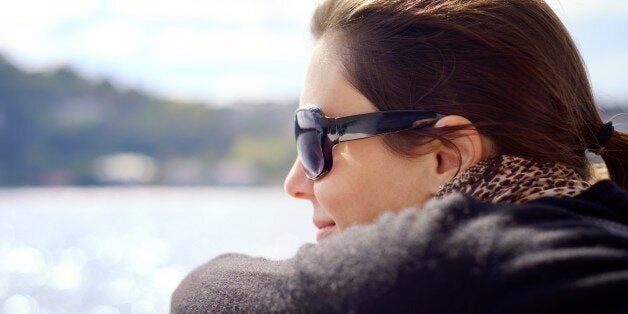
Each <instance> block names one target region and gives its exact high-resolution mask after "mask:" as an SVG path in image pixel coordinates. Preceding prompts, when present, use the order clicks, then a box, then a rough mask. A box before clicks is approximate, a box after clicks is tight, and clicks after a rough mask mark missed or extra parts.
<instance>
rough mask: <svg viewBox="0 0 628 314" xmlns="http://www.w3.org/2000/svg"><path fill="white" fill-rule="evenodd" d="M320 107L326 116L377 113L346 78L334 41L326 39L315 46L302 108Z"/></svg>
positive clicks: (303, 92) (303, 93) (301, 99)
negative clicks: (308, 105) (310, 105)
mask: <svg viewBox="0 0 628 314" xmlns="http://www.w3.org/2000/svg"><path fill="white" fill-rule="evenodd" d="M307 104H315V105H317V106H319V107H320V108H321V109H322V110H323V112H324V113H325V115H327V116H347V115H352V114H359V113H365V112H373V111H377V109H376V108H375V106H374V105H373V104H372V103H371V102H370V101H369V100H368V99H367V98H366V97H365V96H364V95H362V93H360V92H359V91H358V90H357V89H356V88H355V87H353V85H351V84H350V83H349V81H348V80H347V79H346V78H345V76H344V74H343V72H342V63H341V62H340V59H339V58H338V57H337V53H336V49H335V47H334V45H333V40H332V39H331V38H330V37H325V36H323V37H322V38H321V39H319V40H318V41H317V42H316V44H315V45H314V49H313V50H312V54H311V56H310V62H309V65H308V69H307V73H306V75H305V82H304V84H303V89H302V90H301V97H300V99H299V107H303V106H305V105H307Z"/></svg>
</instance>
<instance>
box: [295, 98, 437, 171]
mask: <svg viewBox="0 0 628 314" xmlns="http://www.w3.org/2000/svg"><path fill="white" fill-rule="evenodd" d="M444 116H445V115H444V114H440V113H436V112H433V111H424V110H423V111H422V110H393V111H377V112H370V113H364V114H358V115H353V116H346V117H326V116H325V115H324V114H323V111H322V110H321V108H319V107H317V106H315V105H306V106H304V107H303V108H299V109H297V111H296V112H295V117H294V135H295V137H296V142H297V153H298V155H299V159H300V160H301V164H302V165H303V168H304V170H305V175H306V176H307V177H308V178H309V179H310V180H317V179H320V178H321V177H322V176H323V175H324V174H326V173H327V172H329V171H330V170H331V167H332V160H333V158H332V148H333V147H334V146H335V145H336V144H338V143H340V142H346V141H353V140H359V139H363V138H367V137H373V136H377V135H381V134H386V133H393V132H398V131H403V130H409V129H414V128H417V127H420V126H425V124H423V123H421V124H418V125H417V123H416V122H417V120H422V119H436V120H438V119H440V118H442V117H444ZM434 121H435V120H434Z"/></svg>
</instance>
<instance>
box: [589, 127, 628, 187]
mask: <svg viewBox="0 0 628 314" xmlns="http://www.w3.org/2000/svg"><path fill="white" fill-rule="evenodd" d="M611 119H612V118H611ZM597 134H598V135H597V136H596V139H595V142H594V143H592V145H591V146H593V148H592V149H589V151H591V152H593V153H595V154H598V155H600V156H601V157H602V159H603V160H604V163H605V164H606V169H607V171H608V174H609V177H610V179H611V180H612V181H613V182H615V183H616V184H617V185H618V186H620V187H622V188H623V189H624V191H628V133H625V132H619V131H616V130H614V128H613V125H612V122H607V123H606V124H604V125H602V126H601V127H600V129H599V131H598V133H597Z"/></svg>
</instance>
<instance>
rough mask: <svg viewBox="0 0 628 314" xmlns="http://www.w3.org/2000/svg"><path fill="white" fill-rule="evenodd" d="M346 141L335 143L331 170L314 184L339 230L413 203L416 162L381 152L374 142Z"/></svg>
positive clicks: (417, 189) (416, 190) (417, 193)
mask: <svg viewBox="0 0 628 314" xmlns="http://www.w3.org/2000/svg"><path fill="white" fill-rule="evenodd" d="M350 144H351V145H345V146H341V147H338V146H337V147H338V148H339V149H338V150H335V151H334V166H333V169H332V171H331V172H329V173H328V174H327V176H326V177H325V178H324V179H322V180H321V181H319V182H317V183H315V185H314V193H315V196H316V198H317V200H318V202H319V203H320V205H321V206H322V207H323V208H324V209H325V211H326V212H327V214H328V215H329V217H330V218H331V219H333V220H334V221H335V222H336V225H338V228H339V229H340V230H343V229H345V228H347V227H349V226H350V225H352V224H368V223H371V222H373V221H374V220H375V219H376V218H377V217H378V216H379V215H381V214H382V213H383V212H384V211H387V210H398V209H401V208H402V207H404V206H406V205H407V204H416V203H417V200H418V199H419V197H420V194H421V192H420V190H421V187H420V186H417V185H419V182H420V178H419V177H418V175H417V173H420V169H417V168H416V167H417V166H420V165H417V164H416V162H415V163H414V164H413V163H411V162H410V161H408V160H407V159H403V158H401V157H398V156H396V155H392V154H391V153H390V152H388V151H384V150H385V148H384V147H383V146H382V144H380V143H378V142H376V141H368V139H367V140H366V141H359V142H358V141H356V142H352V143H350ZM358 144H359V145H358Z"/></svg>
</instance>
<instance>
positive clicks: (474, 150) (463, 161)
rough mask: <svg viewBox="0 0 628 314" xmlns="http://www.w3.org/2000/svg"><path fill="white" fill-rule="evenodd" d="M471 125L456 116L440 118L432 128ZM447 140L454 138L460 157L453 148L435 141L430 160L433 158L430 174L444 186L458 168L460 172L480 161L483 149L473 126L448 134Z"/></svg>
mask: <svg viewBox="0 0 628 314" xmlns="http://www.w3.org/2000/svg"><path fill="white" fill-rule="evenodd" d="M468 124H471V121H469V120H468V119H467V118H465V117H462V116H457V115H449V116H446V117H444V118H441V119H440V120H438V121H437V122H436V124H435V125H434V127H436V128H439V127H444V126H454V125H468ZM446 137H447V138H452V137H454V138H453V139H452V140H451V142H453V143H454V144H455V145H456V147H457V148H458V150H459V151H460V156H458V153H457V152H456V150H455V149H454V148H450V147H448V146H445V143H443V142H442V141H437V142H438V144H437V145H435V147H434V150H433V153H432V154H433V155H432V158H434V160H433V161H434V163H433V165H434V167H435V169H433V172H432V174H433V175H434V176H435V178H434V179H435V181H436V182H437V184H444V183H446V182H448V181H450V180H451V179H453V177H454V175H455V174H456V172H457V171H458V166H460V172H462V171H464V170H466V169H467V168H469V167H471V166H472V165H475V164H476V163H478V162H479V161H480V160H482V157H483V156H482V152H483V149H484V147H483V146H482V145H483V142H482V139H481V137H480V134H479V133H478V131H477V129H476V128H475V127H474V126H469V127H467V128H465V129H463V130H459V131H456V132H454V133H449V134H447V136H446Z"/></svg>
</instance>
